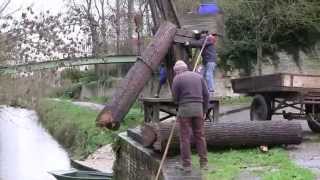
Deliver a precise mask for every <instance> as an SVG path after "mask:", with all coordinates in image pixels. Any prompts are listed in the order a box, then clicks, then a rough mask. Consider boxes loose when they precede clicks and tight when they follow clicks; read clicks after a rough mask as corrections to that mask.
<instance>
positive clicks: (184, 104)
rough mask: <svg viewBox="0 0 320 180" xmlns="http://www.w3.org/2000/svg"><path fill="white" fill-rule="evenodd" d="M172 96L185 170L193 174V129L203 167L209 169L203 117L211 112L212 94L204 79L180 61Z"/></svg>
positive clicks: (175, 70)
mask: <svg viewBox="0 0 320 180" xmlns="http://www.w3.org/2000/svg"><path fill="white" fill-rule="evenodd" d="M174 72H175V77H174V79H173V83H172V94H173V98H174V100H175V101H176V102H177V103H178V115H177V120H178V123H179V126H180V153H181V160H182V167H183V169H184V170H185V171H187V172H190V171H191V146H190V138H191V130H192V131H193V135H194V139H195V143H196V148H197V152H198V155H199V157H200V168H201V169H207V168H208V159H207V144H206V139H205V136H204V115H205V112H207V109H208V103H209V93H208V88H207V85H206V82H205V80H204V79H203V77H202V76H201V75H199V74H197V73H195V72H191V71H188V67H187V65H186V63H184V62H183V61H177V62H176V64H175V66H174Z"/></svg>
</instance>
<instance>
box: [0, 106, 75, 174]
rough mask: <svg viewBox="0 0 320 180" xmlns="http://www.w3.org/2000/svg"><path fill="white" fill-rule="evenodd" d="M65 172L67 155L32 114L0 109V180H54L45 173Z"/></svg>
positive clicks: (5, 107)
mask: <svg viewBox="0 0 320 180" xmlns="http://www.w3.org/2000/svg"><path fill="white" fill-rule="evenodd" d="M65 169H70V163H69V158H68V155H67V153H66V152H65V151H64V150H63V149H62V148H61V146H60V145H59V144H58V143H57V142H56V141H55V140H54V139H53V138H52V137H51V136H50V135H49V134H48V132H47V131H46V130H45V129H44V128H43V127H42V126H41V125H40V123H39V121H38V117H37V115H36V113H35V112H34V111H31V110H26V109H21V108H13V107H7V106H0V180H55V178H54V177H53V176H52V175H50V174H49V173H48V171H54V170H65Z"/></svg>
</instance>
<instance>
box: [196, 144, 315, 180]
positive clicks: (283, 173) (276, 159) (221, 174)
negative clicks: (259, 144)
mask: <svg viewBox="0 0 320 180" xmlns="http://www.w3.org/2000/svg"><path fill="white" fill-rule="evenodd" d="M192 160H193V163H194V164H195V165H196V166H199V163H198V157H197V156H196V155H194V156H193V157H192ZM208 160H209V171H208V172H207V173H206V175H205V177H206V179H207V180H211V179H219V180H231V179H237V175H238V174H239V173H240V172H242V171H249V172H250V173H251V174H252V175H254V176H258V177H261V178H262V179H265V180H276V179H277V180H278V179H288V180H289V179H290V180H291V179H301V180H302V179H304V180H312V179H315V175H314V174H312V173H311V171H309V170H307V169H304V168H301V167H298V166H297V165H295V164H294V163H293V162H292V161H291V160H290V159H289V156H288V153H287V152H286V151H285V150H283V149H280V148H274V149H271V150H270V151H269V152H268V153H261V151H260V150H258V149H241V150H227V151H221V152H209V153H208ZM210 166H213V167H214V170H215V172H212V171H210Z"/></svg>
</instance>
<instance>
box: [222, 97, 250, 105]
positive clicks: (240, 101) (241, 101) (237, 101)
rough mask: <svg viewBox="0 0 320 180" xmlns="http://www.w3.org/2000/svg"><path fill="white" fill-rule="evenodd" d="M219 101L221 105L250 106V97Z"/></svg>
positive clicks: (224, 98) (229, 98)
mask: <svg viewBox="0 0 320 180" xmlns="http://www.w3.org/2000/svg"><path fill="white" fill-rule="evenodd" d="M219 100H220V102H221V104H222V105H238V104H250V103H251V101H252V97H250V96H239V97H223V98H221V99H219Z"/></svg>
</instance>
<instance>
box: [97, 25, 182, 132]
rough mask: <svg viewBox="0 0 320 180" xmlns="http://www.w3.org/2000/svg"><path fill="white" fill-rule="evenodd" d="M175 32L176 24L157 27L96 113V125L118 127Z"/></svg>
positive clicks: (169, 44) (166, 49)
mask: <svg viewBox="0 0 320 180" xmlns="http://www.w3.org/2000/svg"><path fill="white" fill-rule="evenodd" d="M175 33H176V26H175V25H174V24H172V23H170V22H164V23H163V24H162V25H161V26H160V27H159V29H158V31H157V33H156V35H155V36H154V38H153V40H152V41H151V42H150V43H149V45H148V47H147V48H146V49H145V50H144V51H143V53H142V55H141V57H140V58H138V61H137V62H136V63H135V64H134V66H133V67H132V68H131V69H130V71H129V72H128V74H127V75H126V77H125V78H124V79H123V80H122V81H121V83H120V86H119V87H118V88H117V90H116V91H115V92H114V94H113V96H112V97H113V98H112V101H111V103H110V104H107V105H106V106H105V108H104V109H103V110H102V111H101V112H100V114H99V115H98V117H97V125H99V126H101V127H107V128H109V129H118V128H119V126H120V122H121V121H122V119H123V118H124V116H125V115H126V114H127V113H128V111H129V109H130V107H131V106H132V105H133V103H134V102H135V100H136V99H137V97H138V95H139V93H140V92H141V90H142V89H143V87H144V86H145V84H146V83H147V82H148V80H149V79H150V78H151V74H152V72H153V71H155V70H156V68H157V67H158V65H159V64H160V62H161V60H162V59H163V58H164V57H165V56H166V54H167V52H168V50H169V48H170V47H171V45H172V42H173V38H174V35H175Z"/></svg>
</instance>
